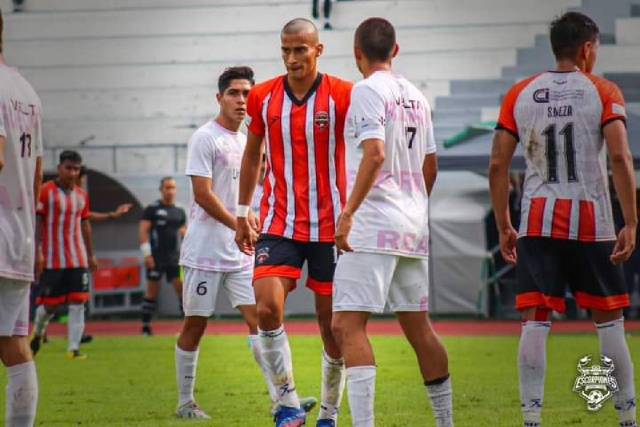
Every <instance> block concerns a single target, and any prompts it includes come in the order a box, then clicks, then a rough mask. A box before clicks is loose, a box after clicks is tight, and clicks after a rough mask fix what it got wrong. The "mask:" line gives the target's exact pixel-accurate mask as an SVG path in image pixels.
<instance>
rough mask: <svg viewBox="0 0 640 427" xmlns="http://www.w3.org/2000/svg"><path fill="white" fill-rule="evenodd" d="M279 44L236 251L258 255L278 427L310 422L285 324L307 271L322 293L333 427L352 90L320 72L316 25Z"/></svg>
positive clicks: (321, 422) (261, 103) (257, 103)
mask: <svg viewBox="0 0 640 427" xmlns="http://www.w3.org/2000/svg"><path fill="white" fill-rule="evenodd" d="M280 42H281V52H282V59H283V61H284V65H285V67H286V70H287V73H286V74H285V75H284V76H278V77H275V78H273V79H271V80H268V81H266V82H263V83H260V84H257V85H256V86H255V87H254V88H253V89H252V90H251V92H250V93H249V98H248V99H247V115H248V119H249V121H250V122H249V125H248V136H247V146H246V149H245V151H244V155H243V159H242V166H241V170H240V194H239V201H238V203H239V205H238V208H237V212H236V215H237V228H236V243H237V244H238V247H239V248H240V249H241V250H242V251H244V252H245V253H248V254H254V252H255V270H254V275H253V280H254V291H255V296H256V302H257V305H258V326H259V329H260V332H259V334H260V339H261V342H262V355H263V359H264V360H266V361H267V365H268V369H269V374H270V378H271V381H272V382H273V384H274V386H275V387H276V389H277V390H278V393H279V395H280V397H279V403H280V404H281V407H280V409H279V410H278V411H277V413H276V416H275V420H276V422H275V424H276V426H286V427H297V426H300V425H303V424H304V423H305V421H306V417H305V413H304V411H303V410H301V409H300V400H299V398H298V394H297V391H296V387H295V382H294V378H293V368H292V360H291V349H290V347H289V340H288V339H287V335H286V333H285V330H284V326H283V316H284V303H285V299H286V296H287V294H288V293H289V292H291V291H293V290H294V289H295V287H296V280H297V279H298V278H300V276H301V268H302V265H303V263H304V262H305V261H306V262H307V270H308V273H309V274H308V278H307V287H308V288H309V289H311V290H312V291H313V292H314V293H315V305H316V314H317V317H318V323H319V325H320V334H321V337H322V341H323V344H324V351H323V354H322V391H321V407H320V411H319V413H318V421H317V424H316V425H317V426H323V427H324V426H334V425H335V424H336V419H337V412H338V407H339V406H340V400H341V397H342V389H343V387H344V362H343V360H342V356H341V354H340V349H339V348H338V346H337V344H336V342H335V340H334V338H333V335H332V333H331V293H332V290H331V287H332V281H333V272H334V270H335V260H336V254H335V247H334V242H333V235H334V233H335V220H336V218H337V216H338V214H339V212H340V210H341V208H342V206H343V205H344V201H345V198H346V194H345V193H346V174H345V163H344V162H345V160H344V150H345V148H344V137H343V129H344V121H345V116H346V112H347V108H348V105H349V94H350V91H351V86H352V84H351V83H349V82H347V81H344V80H340V79H338V78H336V77H333V76H329V75H326V74H321V73H319V72H318V68H317V59H318V57H319V56H320V55H322V50H323V45H322V44H321V43H320V42H319V40H318V31H317V29H316V27H315V25H313V23H312V22H311V21H309V20H306V19H301V18H299V19H294V20H292V21H290V22H289V23H287V24H286V25H285V26H284V28H283V29H282V32H281V34H280ZM263 140H264V141H266V151H265V153H266V164H267V168H266V172H265V179H264V194H263V197H262V202H261V208H260V219H261V223H262V234H261V235H260V237H259V239H258V232H256V230H254V229H253V228H252V227H251V224H250V222H249V217H248V212H249V210H250V209H251V208H250V203H251V198H252V194H253V191H254V189H255V187H256V182H257V181H258V175H259V171H260V162H261V156H262V151H263V150H262V147H263ZM256 240H257V243H256Z"/></svg>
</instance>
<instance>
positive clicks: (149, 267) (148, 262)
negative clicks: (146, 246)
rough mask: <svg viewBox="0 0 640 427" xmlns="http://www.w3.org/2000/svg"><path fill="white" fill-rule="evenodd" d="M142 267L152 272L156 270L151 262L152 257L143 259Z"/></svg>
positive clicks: (154, 264)
mask: <svg viewBox="0 0 640 427" xmlns="http://www.w3.org/2000/svg"><path fill="white" fill-rule="evenodd" d="M144 266H145V267H146V268H147V270H153V269H154V268H156V263H155V262H154V261H153V257H152V256H151V255H149V256H146V257H144Z"/></svg>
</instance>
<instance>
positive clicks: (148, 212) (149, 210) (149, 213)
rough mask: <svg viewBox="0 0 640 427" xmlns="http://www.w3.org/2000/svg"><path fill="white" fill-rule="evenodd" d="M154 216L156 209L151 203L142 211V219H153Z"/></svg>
mask: <svg viewBox="0 0 640 427" xmlns="http://www.w3.org/2000/svg"><path fill="white" fill-rule="evenodd" d="M155 216H156V210H155V208H154V206H153V205H149V206H147V207H146V208H145V209H144V212H142V219H143V220H146V221H153V219H154V217H155Z"/></svg>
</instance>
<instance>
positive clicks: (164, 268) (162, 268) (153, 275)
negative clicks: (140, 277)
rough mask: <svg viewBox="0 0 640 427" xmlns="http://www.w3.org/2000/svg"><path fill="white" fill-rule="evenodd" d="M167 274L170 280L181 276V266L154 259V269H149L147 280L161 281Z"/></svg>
mask: <svg viewBox="0 0 640 427" xmlns="http://www.w3.org/2000/svg"><path fill="white" fill-rule="evenodd" d="M163 274H164V275H165V277H166V278H167V281H168V282H171V281H172V280H173V279H175V278H177V277H180V266H179V265H178V264H163V263H158V262H155V261H154V267H153V269H152V270H150V269H147V280H153V281H159V280H161V279H162V275H163Z"/></svg>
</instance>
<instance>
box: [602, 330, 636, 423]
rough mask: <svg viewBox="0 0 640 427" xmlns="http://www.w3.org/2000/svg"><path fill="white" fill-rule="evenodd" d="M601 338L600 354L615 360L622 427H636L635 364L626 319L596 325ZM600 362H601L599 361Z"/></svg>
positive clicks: (616, 400)
mask: <svg viewBox="0 0 640 427" xmlns="http://www.w3.org/2000/svg"><path fill="white" fill-rule="evenodd" d="M596 328H598V337H599V338H600V353H601V354H602V355H604V356H606V357H608V358H610V359H612V360H613V366H614V368H615V369H614V371H613V376H614V377H615V378H616V381H617V382H618V389H619V391H618V392H617V393H614V394H613V404H614V407H615V408H616V412H617V413H618V420H619V421H620V426H621V427H627V426H631V427H635V426H636V424H635V421H636V390H635V386H634V379H633V362H632V361H631V354H630V353H629V347H628V346H627V340H626V339H625V336H624V317H621V318H620V319H617V320H614V321H612V322H606V323H596ZM598 362H600V361H598Z"/></svg>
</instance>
